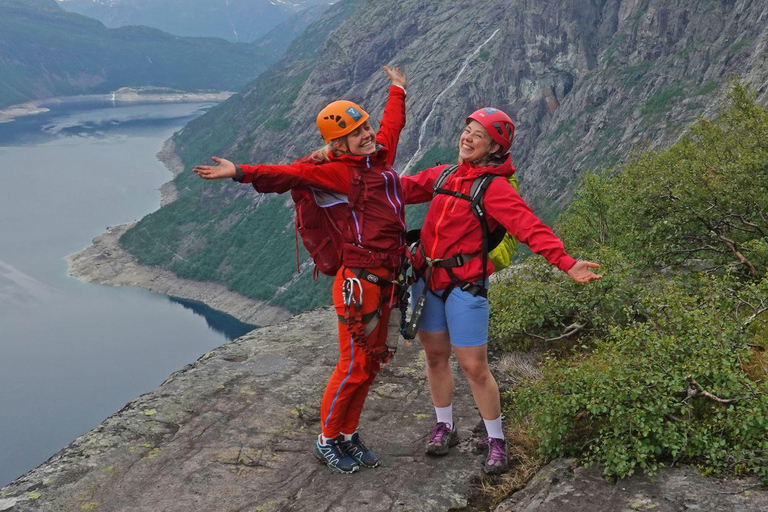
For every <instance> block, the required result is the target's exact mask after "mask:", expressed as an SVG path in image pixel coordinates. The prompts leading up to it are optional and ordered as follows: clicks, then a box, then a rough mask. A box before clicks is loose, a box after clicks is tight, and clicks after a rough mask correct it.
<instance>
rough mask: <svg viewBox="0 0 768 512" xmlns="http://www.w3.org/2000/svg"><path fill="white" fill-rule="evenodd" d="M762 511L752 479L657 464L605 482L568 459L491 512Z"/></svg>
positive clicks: (767, 506) (766, 505)
mask: <svg viewBox="0 0 768 512" xmlns="http://www.w3.org/2000/svg"><path fill="white" fill-rule="evenodd" d="M641 510H652V511H654V512H681V511H688V510H690V511H700V512H765V511H768V491H766V490H765V489H764V488H763V487H762V485H761V484H760V482H759V481H758V480H756V479H754V478H748V479H735V478H729V479H723V478H707V477H704V476H702V475H701V474H700V473H699V472H698V471H697V470H696V469H695V468H692V467H687V466H682V467H677V468H662V469H661V470H660V471H659V472H658V474H657V475H655V476H653V477H647V476H634V477H632V478H628V479H624V480H619V481H617V482H616V483H610V482H606V481H605V479H604V478H603V477H602V475H601V471H600V469H599V468H597V467H592V468H583V467H575V465H574V463H573V461H572V460H570V459H557V460H555V461H552V462H551V463H550V464H548V465H547V466H545V467H544V468H543V469H542V470H541V471H539V472H538V473H537V474H536V476H534V477H533V479H532V480H531V481H530V482H529V483H528V485H527V486H526V487H525V489H523V490H521V491H518V492H516V493H515V494H513V495H512V496H511V497H510V498H508V499H507V500H505V501H503V502H502V503H501V504H499V506H498V507H497V508H496V509H495V512H534V511H536V512H566V511H567V512H635V511H641Z"/></svg>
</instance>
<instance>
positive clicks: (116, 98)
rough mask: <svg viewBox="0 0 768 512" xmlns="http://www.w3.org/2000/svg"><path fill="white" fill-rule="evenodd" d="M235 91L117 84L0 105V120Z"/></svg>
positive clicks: (218, 97) (214, 97) (220, 97)
mask: <svg viewBox="0 0 768 512" xmlns="http://www.w3.org/2000/svg"><path fill="white" fill-rule="evenodd" d="M233 94H235V93H234V92H231V91H216V92H185V91H177V90H174V89H162V88H151V87H150V88H144V87H121V88H120V89H117V90H116V91H112V92H111V93H105V94H83V95H78V96H57V97H53V98H47V99H43V100H32V101H27V102H25V103H19V104H16V105H9V106H7V107H4V108H0V124H2V123H12V122H13V121H15V120H16V119H18V118H20V117H27V116H34V115H38V114H43V113H45V112H49V111H50V109H49V108H46V106H45V105H65V104H73V103H85V102H89V101H113V102H115V103H142V102H146V103H190V102H201V101H215V102H222V101H224V100H226V99H227V98H229V97H230V96H232V95H233Z"/></svg>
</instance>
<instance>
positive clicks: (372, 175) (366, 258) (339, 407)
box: [194, 66, 406, 473]
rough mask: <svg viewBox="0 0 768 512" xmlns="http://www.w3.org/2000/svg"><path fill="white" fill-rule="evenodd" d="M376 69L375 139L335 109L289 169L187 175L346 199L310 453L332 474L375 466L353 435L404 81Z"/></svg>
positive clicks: (395, 265)
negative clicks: (379, 93) (311, 147)
mask: <svg viewBox="0 0 768 512" xmlns="http://www.w3.org/2000/svg"><path fill="white" fill-rule="evenodd" d="M384 70H385V71H386V72H387V74H388V75H389V78H390V80H391V82H392V86H391V87H390V88H389V98H388V100H387V104H386V106H385V108H384V115H383V117H382V119H381V127H380V129H379V131H378V133H375V132H374V130H373V128H372V127H371V124H370V123H369V122H368V114H367V113H366V112H365V111H364V110H363V109H362V108H360V107H359V106H358V105H356V104H354V103H352V102H350V101H335V102H333V103H331V104H329V105H328V106H326V107H325V108H324V109H323V110H322V111H320V113H319V114H318V116H317V126H318V129H319V130H320V134H321V135H322V136H323V139H324V140H325V142H326V145H325V146H323V147H322V148H321V149H319V150H317V151H315V152H314V153H312V154H311V155H309V156H307V157H305V158H302V159H300V160H298V161H296V162H294V163H293V164H290V165H255V166H251V165H235V164H233V163H232V162H230V161H229V160H225V159H223V158H217V157H213V160H214V161H215V162H217V163H218V165H216V166H209V165H198V166H197V167H195V168H194V172H195V173H197V174H198V175H199V176H200V177H202V178H204V179H219V178H233V179H235V180H236V181H239V182H242V183H251V184H253V186H254V187H255V188H256V190H258V191H259V192H263V193H268V192H277V193H283V192H287V191H288V190H291V189H295V188H300V187H313V188H315V189H320V190H322V191H325V192H331V193H341V194H346V195H347V196H348V198H349V217H348V220H347V222H346V232H345V233H344V243H343V247H342V254H341V259H342V265H341V268H340V269H339V271H338V273H337V274H336V279H335V281H334V283H333V304H334V306H335V308H336V313H337V314H338V317H339V362H338V363H337V365H336V368H335V369H334V371H333V374H332V375H331V378H330V380H329V381H328V385H327V386H326V389H325V393H324V395H323V400H322V404H321V409H320V417H321V427H322V433H321V434H320V435H319V436H318V438H317V441H316V443H315V449H314V453H315V456H316V457H317V458H318V459H319V460H321V461H322V462H324V463H325V464H327V465H328V467H329V468H331V470H332V471H335V472H339V473H353V472H355V471H357V470H358V469H359V468H360V466H365V467H376V466H377V465H378V464H379V459H378V458H377V457H376V455H374V454H373V452H372V451H371V450H369V449H368V448H366V446H365V445H364V444H363V442H362V440H361V439H360V436H359V435H358V433H357V427H358V422H359V419H360V413H361V412H362V410H363V403H364V402H365V398H366V396H367V395H368V389H369V388H370V386H371V383H372V382H373V380H374V379H375V377H376V374H377V373H378V371H379V369H380V367H381V363H382V361H384V360H385V359H386V355H387V353H388V352H387V349H386V347H385V341H386V337H387V324H388V321H389V316H390V311H391V310H392V309H393V308H394V307H396V306H397V304H396V301H395V298H394V297H395V294H394V293H393V289H392V287H393V285H392V281H393V280H394V279H395V278H396V277H397V275H398V273H399V271H400V267H401V266H402V263H403V261H402V260H403V255H404V250H403V249H404V233H405V218H404V213H403V210H404V208H403V203H402V200H401V198H402V197H403V190H402V186H401V184H400V179H399V176H398V174H397V172H395V171H394V170H393V169H392V164H393V162H394V160H395V151H396V149H397V142H398V139H399V137H400V131H401V130H402V129H403V126H404V125H405V82H406V78H405V75H403V74H402V73H401V72H400V70H399V69H398V68H394V69H390V68H388V67H386V66H384ZM351 305H354V314H353V315H350V311H351ZM350 333H352V334H350Z"/></svg>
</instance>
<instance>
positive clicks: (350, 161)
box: [328, 144, 387, 167]
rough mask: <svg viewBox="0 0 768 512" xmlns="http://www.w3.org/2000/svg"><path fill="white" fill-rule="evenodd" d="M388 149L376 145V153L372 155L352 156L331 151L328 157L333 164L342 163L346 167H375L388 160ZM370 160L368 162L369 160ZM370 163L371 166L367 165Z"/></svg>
mask: <svg viewBox="0 0 768 512" xmlns="http://www.w3.org/2000/svg"><path fill="white" fill-rule="evenodd" d="M386 156H387V148H386V147H385V146H383V145H381V144H376V151H375V152H374V153H371V154H370V155H350V154H347V153H336V152H334V151H331V152H330V154H329V155H328V157H329V158H330V159H331V162H341V163H343V164H346V165H354V166H358V167H375V166H376V165H379V164H380V163H381V162H384V161H385V160H386ZM368 158H370V160H368V161H367V159H368ZM367 162H370V165H366V164H367Z"/></svg>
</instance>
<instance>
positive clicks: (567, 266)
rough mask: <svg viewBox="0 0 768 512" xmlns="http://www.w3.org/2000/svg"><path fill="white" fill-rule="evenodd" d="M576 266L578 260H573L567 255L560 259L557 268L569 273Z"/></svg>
mask: <svg viewBox="0 0 768 512" xmlns="http://www.w3.org/2000/svg"><path fill="white" fill-rule="evenodd" d="M575 264H576V260H575V259H573V258H571V257H570V256H568V255H565V257H563V258H560V261H558V262H557V268H559V269H560V270H562V271H563V272H565V273H566V274H567V273H568V271H569V270H571V269H572V268H573V266H574V265H575Z"/></svg>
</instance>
